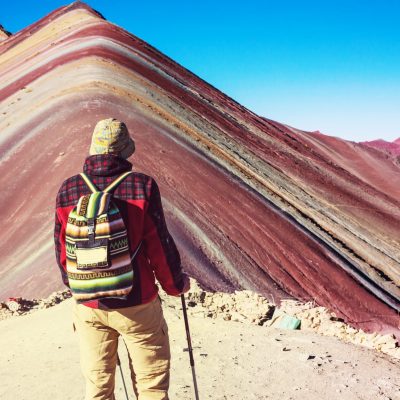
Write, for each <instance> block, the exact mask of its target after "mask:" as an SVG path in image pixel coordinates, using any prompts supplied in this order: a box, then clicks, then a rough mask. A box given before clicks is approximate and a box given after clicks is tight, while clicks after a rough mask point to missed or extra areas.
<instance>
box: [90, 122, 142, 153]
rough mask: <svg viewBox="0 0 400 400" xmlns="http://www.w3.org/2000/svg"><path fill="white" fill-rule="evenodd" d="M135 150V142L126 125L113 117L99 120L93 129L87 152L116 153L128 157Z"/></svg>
mask: <svg viewBox="0 0 400 400" xmlns="http://www.w3.org/2000/svg"><path fill="white" fill-rule="evenodd" d="M134 151H135V142H134V141H133V139H132V138H131V137H130V136H129V132H128V129H127V127H126V125H125V124H124V123H123V122H121V121H118V120H117V119H115V118H107V119H103V120H101V121H99V122H98V123H97V124H96V126H95V128H94V131H93V136H92V144H91V145H90V150H89V154H90V155H94V154H110V153H111V154H116V155H118V156H120V157H123V158H128V157H129V156H131V155H132V154H133V153H134Z"/></svg>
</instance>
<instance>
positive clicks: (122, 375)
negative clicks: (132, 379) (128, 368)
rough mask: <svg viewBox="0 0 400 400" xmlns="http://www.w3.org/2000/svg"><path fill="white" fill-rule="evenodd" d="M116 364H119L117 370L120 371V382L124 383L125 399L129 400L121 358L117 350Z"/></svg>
mask: <svg viewBox="0 0 400 400" xmlns="http://www.w3.org/2000/svg"><path fill="white" fill-rule="evenodd" d="M117 364H118V365H119V370H120V371H121V377H122V383H123V384H124V389H125V395H126V400H129V398H128V392H127V391H126V386H125V379H124V374H123V373H122V367H121V360H120V359H119V355H118V351H117Z"/></svg>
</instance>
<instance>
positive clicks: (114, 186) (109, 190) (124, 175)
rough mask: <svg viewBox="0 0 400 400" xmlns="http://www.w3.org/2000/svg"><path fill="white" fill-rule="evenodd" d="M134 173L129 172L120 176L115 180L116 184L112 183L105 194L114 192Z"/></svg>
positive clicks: (105, 190)
mask: <svg viewBox="0 0 400 400" xmlns="http://www.w3.org/2000/svg"><path fill="white" fill-rule="evenodd" d="M131 173H132V171H128V172H125V173H123V174H122V175H120V176H119V177H118V178H117V179H115V181H114V182H112V183H110V185H108V186H107V187H106V188H105V189H104V190H103V192H106V193H110V192H111V191H112V190H114V189H115V188H116V187H117V186H118V185H119V184H120V183H121V182H122V181H123V180H124V179H125V178H126V177H127V176H128V175H130V174H131Z"/></svg>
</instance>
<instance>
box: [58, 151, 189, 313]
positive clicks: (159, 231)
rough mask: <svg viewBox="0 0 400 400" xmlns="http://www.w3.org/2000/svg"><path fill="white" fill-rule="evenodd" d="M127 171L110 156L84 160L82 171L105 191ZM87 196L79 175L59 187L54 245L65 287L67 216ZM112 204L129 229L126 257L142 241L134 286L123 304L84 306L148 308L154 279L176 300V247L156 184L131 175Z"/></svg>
mask: <svg viewBox="0 0 400 400" xmlns="http://www.w3.org/2000/svg"><path fill="white" fill-rule="evenodd" d="M131 169H132V164H131V163H130V162H129V161H127V160H125V159H123V158H121V157H118V156H115V155H112V154H101V155H94V156H89V157H87V158H86V160H85V164H84V167H83V171H84V172H85V173H86V174H87V175H88V176H89V178H90V179H91V181H92V182H93V183H94V184H95V185H96V186H97V187H98V188H99V189H104V188H105V187H106V186H107V185H109V184H110V183H111V182H112V181H113V180H115V179H116V178H117V177H118V176H120V175H121V174H122V173H124V172H126V171H130V170H131ZM89 193H91V191H90V189H89V187H88V186H87V185H86V183H85V181H84V180H83V179H82V177H81V176H80V175H75V176H72V177H70V178H68V179H67V180H65V181H64V183H63V184H62V185H61V188H60V190H59V191H58V194H57V201H56V213H55V228H54V242H55V250H56V258H57V264H58V266H59V268H60V271H61V277H62V280H63V282H64V284H65V285H66V286H69V285H68V276H67V273H66V263H65V261H66V253H65V227H66V224H67V220H68V214H69V212H70V211H71V210H72V209H73V208H74V207H75V205H76V203H77V202H78V200H79V198H80V197H81V196H83V195H86V194H89ZM114 198H115V203H116V204H117V206H118V208H119V209H120V211H121V214H122V218H123V220H124V222H125V225H126V227H127V230H128V238H129V243H130V249H131V253H133V251H134V249H136V247H137V246H138V244H139V242H140V241H141V240H143V243H142V246H141V248H140V250H139V252H138V254H137V256H136V258H135V261H134V265H133V267H134V274H135V281H134V286H133V289H132V291H131V293H130V294H129V296H128V299H127V300H119V299H101V300H92V301H89V302H86V303H84V304H85V305H87V306H89V307H92V308H100V309H110V308H121V307H129V306H132V305H138V304H142V303H147V302H149V301H151V300H153V299H154V298H155V297H156V296H157V293H158V287H157V285H156V283H155V278H157V280H158V282H159V283H160V284H161V287H162V288H163V289H164V290H165V292H166V293H167V294H170V295H179V294H180V293H181V292H182V289H183V285H184V273H183V271H182V268H181V259H180V255H179V252H178V250H177V248H176V245H175V242H174V240H173V238H172V237H171V235H170V234H169V232H168V229H167V225H166V223H165V219H164V213H163V208H162V204H161V197H160V191H159V189H158V185H157V183H156V181H155V180H154V179H153V178H152V177H150V176H148V175H145V174H142V173H139V172H134V173H132V174H131V175H129V176H128V177H127V178H125V179H124V180H123V181H122V183H121V184H120V185H119V186H118V187H117V188H116V189H115V191H114Z"/></svg>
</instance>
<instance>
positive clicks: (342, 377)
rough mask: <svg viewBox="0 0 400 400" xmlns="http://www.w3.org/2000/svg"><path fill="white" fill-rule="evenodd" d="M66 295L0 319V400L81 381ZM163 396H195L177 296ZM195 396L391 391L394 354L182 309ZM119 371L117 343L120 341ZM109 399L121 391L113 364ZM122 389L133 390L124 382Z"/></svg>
mask: <svg viewBox="0 0 400 400" xmlns="http://www.w3.org/2000/svg"><path fill="white" fill-rule="evenodd" d="M73 301H74V300H73V299H68V300H65V301H63V302H61V303H60V304H57V305H55V306H53V307H50V308H47V309H42V310H38V311H35V312H34V313H32V314H27V315H24V316H20V317H13V318H9V319H6V320H3V321H0V328H1V329H0V365H1V367H0V368H1V385H0V398H1V399H2V400H15V399H18V400H25V399H26V400H28V399H29V400H36V399H37V400H47V399H48V400H50V399H51V400H79V399H83V397H84V382H83V378H82V376H81V371H80V366H79V349H78V342H77V337H76V334H75V333H74V332H73V329H72V320H71V318H72V316H71V306H72V302H73ZM163 307H164V314H165V318H166V319H167V322H168V325H169V334H170V342H171V351H172V371H171V387H170V399H171V400H178V399H179V400H189V399H194V394H193V381H192V373H191V369H190V364H189V354H188V352H187V341H186V335H185V328H184V321H183V317H182V310H181V307H180V299H179V298H171V297H169V298H168V299H167V301H165V302H164V303H163ZM190 328H191V334H192V344H193V347H194V357H195V367H196V376H197V380H198V385H199V395H200V399H215V400H222V399H231V400H233V399H237V400H247V399H280V400H297V399H299V400H300V399H302V400H303V399H307V400H317V399H328V400H335V399H346V400H352V399H360V400H361V399H362V400H389V399H391V400H398V399H400V381H399V379H398V377H399V372H400V360H398V359H395V358H393V357H391V356H389V355H387V354H383V353H380V352H378V351H376V350H373V349H368V348H365V347H361V346H359V345H355V344H350V343H344V342H343V341H340V340H339V339H338V338H336V337H327V336H322V335H319V334H317V333H313V332H308V331H302V330H283V329H277V328H274V327H266V326H258V325H252V324H246V323H241V322H235V321H232V320H231V321H224V320H223V319H219V318H216V319H213V318H207V317H204V316H201V315H197V316H196V315H192V314H191V315H190ZM119 354H120V358H121V362H122V367H123V371H124V376H125V380H126V381H127V382H128V386H129V372H128V371H129V368H128V364H127V362H128V361H127V355H126V350H125V347H124V346H123V345H122V343H121V345H120V350H119ZM116 373H117V375H116V389H115V393H116V400H123V399H125V393H124V390H123V385H122V381H121V377H120V371H119V370H118V369H117V371H116ZM128 390H129V393H130V398H131V399H133V398H135V397H134V395H133V391H132V389H131V388H130V386H129V387H128Z"/></svg>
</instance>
